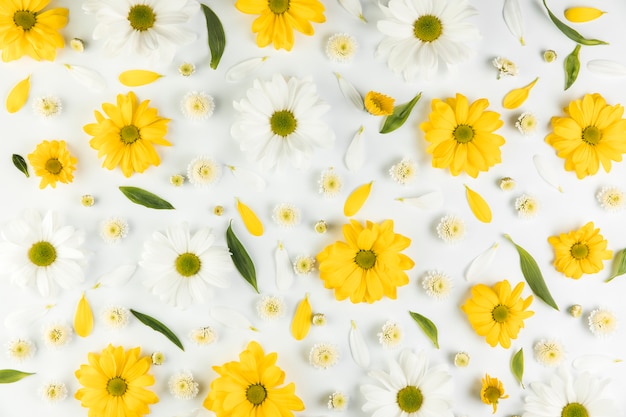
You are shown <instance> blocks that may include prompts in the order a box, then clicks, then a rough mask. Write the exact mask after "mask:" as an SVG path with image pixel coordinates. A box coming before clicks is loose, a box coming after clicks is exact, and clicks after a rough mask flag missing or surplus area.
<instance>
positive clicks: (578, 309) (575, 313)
mask: <svg viewBox="0 0 626 417" xmlns="http://www.w3.org/2000/svg"><path fill="white" fill-rule="evenodd" d="M567 311H568V312H569V315H570V316H572V317H574V318H578V317H580V316H581V315H582V314H583V306H581V305H580V304H574V305H572V306H570V308H568V309H567Z"/></svg>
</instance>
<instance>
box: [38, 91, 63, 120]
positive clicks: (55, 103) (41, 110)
mask: <svg viewBox="0 0 626 417" xmlns="http://www.w3.org/2000/svg"><path fill="white" fill-rule="evenodd" d="M33 109H34V110H35V113H37V115H38V116H41V117H43V118H44V119H50V118H52V117H55V116H58V115H59V114H61V111H62V110H63V104H62V103H61V99H60V98H58V97H55V96H44V97H37V98H36V99H35V101H34V102H33Z"/></svg>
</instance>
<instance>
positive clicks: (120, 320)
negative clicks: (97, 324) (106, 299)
mask: <svg viewBox="0 0 626 417" xmlns="http://www.w3.org/2000/svg"><path fill="white" fill-rule="evenodd" d="M129 318H130V310H129V309H127V308H126V307H122V306H110V307H108V308H106V309H105V310H104V311H103V312H102V321H104V325H105V326H106V327H108V328H109V329H123V328H124V327H126V325H127V324H128V319H129Z"/></svg>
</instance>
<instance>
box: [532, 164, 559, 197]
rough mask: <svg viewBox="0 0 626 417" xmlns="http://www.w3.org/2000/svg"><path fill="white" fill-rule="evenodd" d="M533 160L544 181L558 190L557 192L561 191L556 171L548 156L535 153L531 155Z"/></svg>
mask: <svg viewBox="0 0 626 417" xmlns="http://www.w3.org/2000/svg"><path fill="white" fill-rule="evenodd" d="M533 162H534V164H535V168H536V169H537V172H538V173H539V176H541V178H543V180H544V181H545V182H547V183H548V184H550V185H551V186H553V187H554V188H556V189H557V190H559V192H563V188H562V187H561V185H560V184H559V179H558V175H557V172H556V170H555V169H554V167H553V166H552V165H550V162H549V161H548V158H546V157H545V156H543V155H535V156H533Z"/></svg>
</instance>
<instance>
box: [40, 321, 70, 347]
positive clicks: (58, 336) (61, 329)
mask: <svg viewBox="0 0 626 417" xmlns="http://www.w3.org/2000/svg"><path fill="white" fill-rule="evenodd" d="M72 333H73V332H72V328H71V327H70V326H68V325H67V324H64V323H53V324H50V325H48V326H46V327H45V328H44V329H43V341H44V343H45V345H46V346H47V347H49V348H53V349H56V348H59V347H61V346H65V345H66V344H68V343H69V341H70V340H71V339H72Z"/></svg>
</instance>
